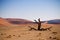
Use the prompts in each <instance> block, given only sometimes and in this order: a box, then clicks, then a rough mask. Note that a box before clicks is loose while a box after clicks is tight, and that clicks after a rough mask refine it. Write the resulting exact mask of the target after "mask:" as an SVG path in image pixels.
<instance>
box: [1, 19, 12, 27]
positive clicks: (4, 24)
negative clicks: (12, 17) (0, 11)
mask: <svg viewBox="0 0 60 40" xmlns="http://www.w3.org/2000/svg"><path fill="white" fill-rule="evenodd" d="M0 25H3V26H11V25H12V24H10V23H9V22H8V21H7V20H5V19H3V18H0Z"/></svg>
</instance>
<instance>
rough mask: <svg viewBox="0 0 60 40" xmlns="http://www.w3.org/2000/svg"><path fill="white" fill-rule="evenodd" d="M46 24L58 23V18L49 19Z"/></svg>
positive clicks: (59, 21) (59, 20)
mask: <svg viewBox="0 0 60 40" xmlns="http://www.w3.org/2000/svg"><path fill="white" fill-rule="evenodd" d="M48 24H60V19H55V20H50V21H48Z"/></svg>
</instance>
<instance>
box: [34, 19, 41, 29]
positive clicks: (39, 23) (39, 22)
mask: <svg viewBox="0 0 60 40" xmlns="http://www.w3.org/2000/svg"><path fill="white" fill-rule="evenodd" d="M34 21H35V22H36V23H37V24H38V30H40V29H41V21H40V18H39V19H38V22H37V21H36V20H34Z"/></svg>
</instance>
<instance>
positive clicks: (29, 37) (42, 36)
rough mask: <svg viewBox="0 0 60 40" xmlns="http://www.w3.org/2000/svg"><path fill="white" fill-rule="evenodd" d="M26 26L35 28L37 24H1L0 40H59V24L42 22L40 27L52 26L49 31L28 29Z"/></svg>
mask: <svg viewBox="0 0 60 40" xmlns="http://www.w3.org/2000/svg"><path fill="white" fill-rule="evenodd" d="M28 26H31V27H34V28H36V29H37V24H21V25H19V26H18V25H16V26H3V25H1V26H0V40H60V24H42V26H41V27H42V28H48V27H52V28H51V29H50V31H49V30H46V31H36V30H31V31H29V29H30V28H29V27H28Z"/></svg>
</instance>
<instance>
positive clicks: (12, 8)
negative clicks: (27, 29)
mask: <svg viewBox="0 0 60 40" xmlns="http://www.w3.org/2000/svg"><path fill="white" fill-rule="evenodd" d="M0 17H3V18H23V19H28V20H34V19H38V18H41V20H43V21H44V20H51V19H60V0H0Z"/></svg>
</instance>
